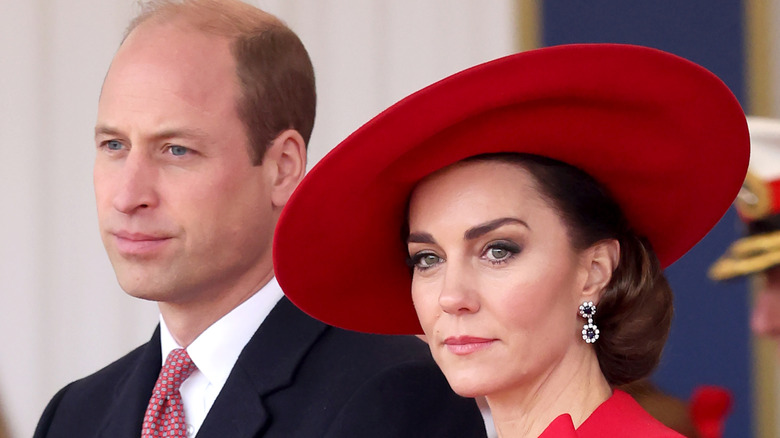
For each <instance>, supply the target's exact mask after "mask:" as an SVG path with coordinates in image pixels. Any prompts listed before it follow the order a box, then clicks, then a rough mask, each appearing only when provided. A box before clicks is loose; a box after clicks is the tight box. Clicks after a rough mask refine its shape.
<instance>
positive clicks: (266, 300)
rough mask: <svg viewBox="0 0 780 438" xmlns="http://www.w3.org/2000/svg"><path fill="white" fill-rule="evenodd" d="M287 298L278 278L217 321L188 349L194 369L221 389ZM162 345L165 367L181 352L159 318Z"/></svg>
mask: <svg viewBox="0 0 780 438" xmlns="http://www.w3.org/2000/svg"><path fill="white" fill-rule="evenodd" d="M282 296H284V293H282V289H281V287H279V283H278V282H277V281H276V277H274V278H272V279H271V280H270V281H269V282H268V283H267V284H266V285H265V286H263V288H262V289H260V290H259V291H258V292H256V293H255V294H254V295H252V296H251V297H250V298H249V299H247V300H246V301H244V302H243V303H241V304H240V305H239V306H238V307H236V308H235V309H233V310H231V311H230V312H229V313H228V314H226V315H225V316H223V317H222V318H220V319H219V320H217V322H215V323H214V324H212V325H211V326H210V327H209V328H207V329H206V330H205V331H204V332H203V333H201V334H200V336H198V337H197V338H196V339H195V340H194V341H193V342H192V344H190V345H189V346H188V347H187V353H188V354H189V356H190V358H191V359H192V361H193V362H194V363H195V366H197V367H198V370H199V371H200V372H201V373H203V375H204V376H205V377H206V378H207V379H208V380H209V383H211V384H212V385H215V386H217V387H218V388H221V387H222V386H223V385H224V384H225V381H226V380H227V378H228V375H230V371H231V370H232V369H233V365H235V363H236V360H237V359H238V356H239V354H241V351H242V350H243V349H244V347H245V346H246V344H247V343H248V342H249V340H250V339H251V338H252V336H253V335H254V334H255V332H256V331H257V329H258V328H259V327H260V324H262V323H263V321H264V320H265V318H266V317H267V316H268V314H269V313H270V312H271V309H273V308H274V306H275V305H276V303H278V302H279V300H280V299H281V298H282ZM160 345H161V347H162V360H163V364H164V363H165V359H166V358H167V357H168V354H169V353H170V352H171V351H172V350H174V349H176V348H182V347H181V346H180V345H179V344H178V343H177V342H176V340H175V339H173V335H171V332H170V331H169V330H168V326H167V325H166V324H165V320H164V319H163V317H162V315H160Z"/></svg>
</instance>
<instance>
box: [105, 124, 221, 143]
mask: <svg viewBox="0 0 780 438" xmlns="http://www.w3.org/2000/svg"><path fill="white" fill-rule="evenodd" d="M100 135H104V136H112V137H122V136H123V133H122V131H121V130H120V129H118V128H116V127H113V126H110V125H103V124H101V125H97V126H95V137H97V136H100ZM206 136H207V134H206V132H205V131H203V130H202V129H199V128H171V129H163V130H160V131H159V132H156V133H154V134H152V135H151V136H149V139H151V140H157V141H159V140H166V139H169V138H192V139H199V138H205V137H206Z"/></svg>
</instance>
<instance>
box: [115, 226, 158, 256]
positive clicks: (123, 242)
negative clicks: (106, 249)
mask: <svg viewBox="0 0 780 438" xmlns="http://www.w3.org/2000/svg"><path fill="white" fill-rule="evenodd" d="M111 234H112V235H113V236H114V240H115V242H116V248H117V250H118V251H119V253H120V254H122V255H125V256H140V255H147V254H150V253H153V252H155V251H157V250H159V249H160V248H162V247H163V246H164V245H165V244H166V243H168V241H169V240H170V236H167V235H162V234H145V233H131V232H128V231H117V232H113V233H111Z"/></svg>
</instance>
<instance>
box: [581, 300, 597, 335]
mask: <svg viewBox="0 0 780 438" xmlns="http://www.w3.org/2000/svg"><path fill="white" fill-rule="evenodd" d="M595 315H596V305H595V304H593V301H588V302H585V303H582V304H580V316H581V317H583V318H585V319H587V320H588V323H587V324H585V325H583V326H582V339H583V340H584V341H585V342H587V343H588V344H592V343H594V342H596V339H598V338H599V328H598V327H597V326H596V324H593V317H594V316H595Z"/></svg>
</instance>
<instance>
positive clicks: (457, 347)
mask: <svg viewBox="0 0 780 438" xmlns="http://www.w3.org/2000/svg"><path fill="white" fill-rule="evenodd" d="M494 341H495V339H487V338H479V337H475V336H451V337H449V338H447V339H445V340H444V345H446V346H447V350H449V351H450V353H453V354H456V355H458V356H465V355H467V354H471V353H474V352H477V351H480V350H484V349H486V348H488V347H490V346H491V345H492V344H493V342H494Z"/></svg>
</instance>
